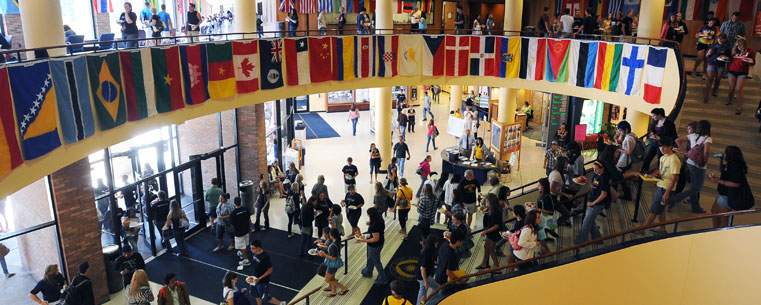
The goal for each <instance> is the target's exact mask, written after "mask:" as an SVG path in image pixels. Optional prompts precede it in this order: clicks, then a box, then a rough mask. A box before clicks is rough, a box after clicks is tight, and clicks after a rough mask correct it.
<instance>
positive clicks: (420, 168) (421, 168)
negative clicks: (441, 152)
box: [415, 166, 423, 176]
mask: <svg viewBox="0 0 761 305" xmlns="http://www.w3.org/2000/svg"><path fill="white" fill-rule="evenodd" d="M415 174H416V175H418V176H420V175H422V174H423V167H422V166H418V167H417V170H415Z"/></svg>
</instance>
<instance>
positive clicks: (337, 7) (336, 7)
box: [333, 0, 346, 13]
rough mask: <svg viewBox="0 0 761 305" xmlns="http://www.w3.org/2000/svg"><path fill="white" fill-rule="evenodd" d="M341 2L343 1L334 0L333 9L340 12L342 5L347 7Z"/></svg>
mask: <svg viewBox="0 0 761 305" xmlns="http://www.w3.org/2000/svg"><path fill="white" fill-rule="evenodd" d="M345 1H346V0H343V2H345ZM341 3H342V1H341V0H333V11H335V12H336V13H338V12H340V11H341V7H344V8H346V7H345V6H343V5H342V4H341Z"/></svg>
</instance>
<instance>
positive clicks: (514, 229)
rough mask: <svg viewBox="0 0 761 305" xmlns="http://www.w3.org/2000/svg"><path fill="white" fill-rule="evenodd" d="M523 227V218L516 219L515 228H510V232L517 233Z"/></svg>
mask: <svg viewBox="0 0 761 305" xmlns="http://www.w3.org/2000/svg"><path fill="white" fill-rule="evenodd" d="M520 229H523V219H521V220H517V219H516V220H515V223H513V228H512V229H510V233H515V232H516V231H518V230H520Z"/></svg>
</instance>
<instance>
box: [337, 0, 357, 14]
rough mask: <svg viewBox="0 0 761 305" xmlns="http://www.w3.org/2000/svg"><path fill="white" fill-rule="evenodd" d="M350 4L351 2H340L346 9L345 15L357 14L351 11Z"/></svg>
mask: <svg viewBox="0 0 761 305" xmlns="http://www.w3.org/2000/svg"><path fill="white" fill-rule="evenodd" d="M351 2H352V0H341V6H343V7H345V8H346V13H347V14H348V13H359V10H357V11H356V12H355V11H354V10H352V5H351Z"/></svg>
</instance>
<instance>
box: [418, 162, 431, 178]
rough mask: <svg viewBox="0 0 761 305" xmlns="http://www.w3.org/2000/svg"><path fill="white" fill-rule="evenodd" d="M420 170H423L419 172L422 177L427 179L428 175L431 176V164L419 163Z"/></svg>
mask: <svg viewBox="0 0 761 305" xmlns="http://www.w3.org/2000/svg"><path fill="white" fill-rule="evenodd" d="M420 168H422V169H423V170H421V171H420V174H421V175H423V177H428V175H430V174H431V163H428V162H425V161H423V162H420Z"/></svg>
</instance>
